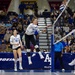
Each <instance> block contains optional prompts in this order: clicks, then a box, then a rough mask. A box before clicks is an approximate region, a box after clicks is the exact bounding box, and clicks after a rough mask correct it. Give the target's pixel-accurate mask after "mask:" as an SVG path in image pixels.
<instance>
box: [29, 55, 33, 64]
mask: <svg viewBox="0 0 75 75" xmlns="http://www.w3.org/2000/svg"><path fill="white" fill-rule="evenodd" d="M28 62H29V64H32V61H31V57H30V56H29V57H28Z"/></svg>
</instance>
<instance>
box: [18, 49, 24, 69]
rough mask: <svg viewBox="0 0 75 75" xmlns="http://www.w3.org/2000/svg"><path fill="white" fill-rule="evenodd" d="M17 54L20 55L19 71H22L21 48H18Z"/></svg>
mask: <svg viewBox="0 0 75 75" xmlns="http://www.w3.org/2000/svg"><path fill="white" fill-rule="evenodd" d="M17 53H18V56H19V69H20V70H22V69H23V68H22V53H21V48H18V49H17Z"/></svg>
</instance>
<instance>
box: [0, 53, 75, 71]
mask: <svg viewBox="0 0 75 75" xmlns="http://www.w3.org/2000/svg"><path fill="white" fill-rule="evenodd" d="M31 55H32V54H31ZM43 55H44V57H45V58H44V59H42V60H41V59H40V57H39V55H38V53H36V56H34V57H32V62H33V64H32V65H29V64H28V59H27V55H26V53H22V59H23V68H24V69H50V68H51V54H50V53H43ZM74 58H75V54H70V53H68V54H63V62H64V66H65V69H66V70H72V69H73V67H70V66H69V65H68V63H69V62H71V61H72V60H73V59H74ZM13 68H14V61H13V54H12V53H0V69H13ZM56 68H57V69H60V63H59V61H57V62H56Z"/></svg>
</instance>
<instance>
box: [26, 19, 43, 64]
mask: <svg viewBox="0 0 75 75" xmlns="http://www.w3.org/2000/svg"><path fill="white" fill-rule="evenodd" d="M37 23H38V20H37V18H33V20H32V23H30V24H29V26H28V27H27V29H26V32H25V40H26V47H27V55H28V62H29V64H32V61H31V56H30V51H31V49H30V42H31V43H32V44H33V45H34V47H35V49H36V51H37V52H38V54H39V56H40V58H41V59H43V58H44V56H43V55H42V53H41V52H40V49H39V47H38V45H36V41H35V39H34V33H35V31H37V32H38V33H40V32H42V31H40V30H39V28H38V26H37ZM43 32H44V30H43Z"/></svg>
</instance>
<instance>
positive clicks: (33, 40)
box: [31, 36, 44, 59]
mask: <svg viewBox="0 0 75 75" xmlns="http://www.w3.org/2000/svg"><path fill="white" fill-rule="evenodd" d="M31 42H32V44H33V45H34V47H35V49H36V51H37V52H38V54H39V56H40V58H41V59H43V58H44V56H43V55H42V53H41V51H40V49H39V46H38V45H36V41H35V38H34V36H32V38H31Z"/></svg>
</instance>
